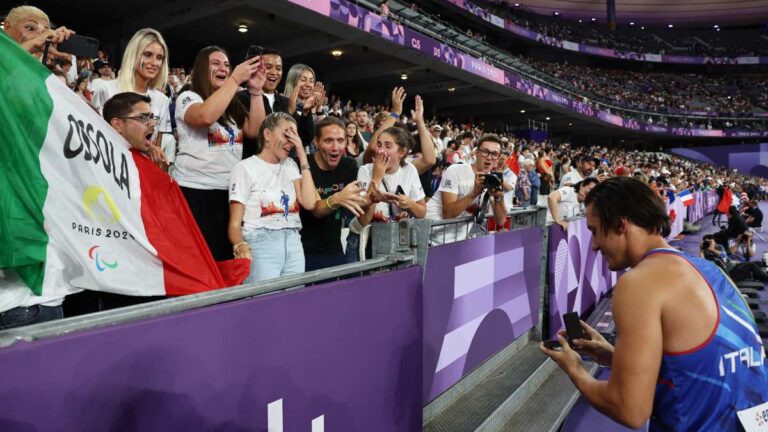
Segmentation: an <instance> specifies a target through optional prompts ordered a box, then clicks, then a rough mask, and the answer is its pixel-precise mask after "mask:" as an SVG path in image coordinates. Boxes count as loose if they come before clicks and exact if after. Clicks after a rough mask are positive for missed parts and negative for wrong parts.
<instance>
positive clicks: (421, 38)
mask: <svg viewBox="0 0 768 432" xmlns="http://www.w3.org/2000/svg"><path fill="white" fill-rule="evenodd" d="M289 1H290V2H291V3H293V4H296V5H298V6H301V7H304V8H307V9H310V10H312V11H315V12H317V13H319V14H322V15H324V16H327V17H330V18H332V19H334V20H337V21H340V22H343V23H345V24H347V25H350V26H353V27H355V28H358V29H360V30H363V31H366V32H368V33H371V34H375V35H377V36H380V37H383V38H385V39H387V40H389V41H391V42H393V43H395V44H397V45H400V46H405V47H408V48H411V49H415V50H417V51H420V52H421V53H423V54H425V55H427V56H429V57H432V58H435V59H437V60H440V61H441V62H443V63H447V64H450V65H452V66H454V67H457V68H459V69H462V70H465V71H467V72H469V73H472V74H474V75H477V76H480V77H483V78H485V79H487V80H489V81H493V82H495V83H497V84H502V85H504V86H506V87H508V88H511V89H513V90H516V91H519V92H521V93H525V94H527V95H529V96H532V97H535V98H537V99H540V100H542V101H546V102H549V103H552V104H556V105H559V106H561V107H563V108H567V109H570V110H572V111H575V112H577V113H579V114H581V115H585V116H589V117H593V118H595V119H598V120H600V121H602V122H604V123H608V124H612V125H614V126H618V127H622V128H625V129H632V130H636V131H641V132H647V133H657V134H671V135H678V136H690V137H714V138H761V137H768V131H751V130H749V131H748V130H720V129H712V130H708V129H688V128H677V127H666V126H658V125H653V124H648V123H643V122H639V121H637V120H635V119H631V118H623V117H621V116H618V115H616V114H612V113H610V112H608V111H606V110H601V109H599V108H595V107H594V106H592V105H590V104H587V103H584V102H583V101H582V100H581V99H580V98H579V99H574V98H572V97H570V96H566V95H565V94H562V93H559V92H557V91H555V90H551V89H548V88H545V87H542V86H540V85H538V84H536V83H534V82H533V81H531V80H529V79H527V78H522V77H521V76H519V75H517V74H515V73H513V72H510V71H506V70H503V69H500V68H498V67H496V66H494V65H492V64H489V63H486V62H484V61H482V60H480V59H477V58H474V57H472V56H470V55H468V54H465V53H464V52H462V51H461V50H458V49H456V48H453V47H452V46H450V45H448V44H445V43H440V42H438V41H436V40H434V39H432V38H430V37H428V36H425V35H423V34H421V33H419V32H417V31H414V30H412V29H410V28H408V27H404V26H402V25H401V24H398V23H395V22H394V21H392V20H390V19H386V18H382V17H381V16H380V15H378V14H376V13H373V12H370V11H368V10H367V9H365V8H363V7H361V6H357V5H354V4H352V3H350V2H349V1H347V0H289ZM452 2H453V3H456V2H458V4H459V5H460V6H462V7H463V5H464V4H465V2H464V1H463V0H452ZM495 24H496V25H498V22H496V23H495ZM526 31H529V32H530V30H527V29H526ZM569 43H570V42H569Z"/></svg>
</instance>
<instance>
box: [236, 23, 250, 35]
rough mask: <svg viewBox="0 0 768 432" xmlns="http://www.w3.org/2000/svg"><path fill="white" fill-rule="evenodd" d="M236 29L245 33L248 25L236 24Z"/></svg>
mask: <svg viewBox="0 0 768 432" xmlns="http://www.w3.org/2000/svg"><path fill="white" fill-rule="evenodd" d="M237 31H239V32H240V33H246V32H248V26H247V25H245V24H240V25H238V26H237Z"/></svg>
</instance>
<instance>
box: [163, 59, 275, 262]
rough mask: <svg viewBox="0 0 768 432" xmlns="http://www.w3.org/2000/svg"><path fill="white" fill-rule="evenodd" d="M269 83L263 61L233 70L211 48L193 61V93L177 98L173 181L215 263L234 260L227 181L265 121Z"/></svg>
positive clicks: (248, 63) (248, 62) (241, 65)
mask: <svg viewBox="0 0 768 432" xmlns="http://www.w3.org/2000/svg"><path fill="white" fill-rule="evenodd" d="M265 79H266V71H265V69H264V65H263V64H262V62H261V58H260V57H256V58H251V59H248V60H246V61H244V62H243V63H240V64H239V65H237V66H235V67H234V68H232V67H231V66H230V63H229V57H228V55H227V52H226V51H224V50H223V49H221V48H219V47H216V46H209V47H206V48H203V49H202V50H201V51H200V52H199V53H198V54H197V56H196V57H195V62H194V65H193V66H192V83H191V89H190V90H189V91H185V92H182V93H181V94H180V95H179V96H178V97H177V99H176V114H175V118H176V125H177V132H178V136H179V142H178V154H177V156H176V162H175V164H174V166H173V170H172V176H173V178H174V179H175V180H176V181H177V182H178V183H179V186H181V191H182V192H183V193H184V196H185V197H186V198H187V203H188V204H189V208H190V210H192V214H193V215H194V217H195V220H196V221H197V224H198V226H199V227H200V231H202V233H203V237H205V240H206V242H207V243H208V247H209V248H210V249H211V253H212V254H213V257H214V258H215V259H216V260H217V261H220V260H226V259H230V258H232V249H231V245H230V244H229V241H228V240H227V225H228V223H229V194H228V188H229V180H230V175H231V174H232V168H234V167H235V165H236V164H237V163H238V162H240V160H241V159H242V153H243V136H246V137H249V138H255V137H257V136H258V133H259V127H260V126H261V124H262V122H263V121H264V117H265V111H264V101H263V98H262V90H261V88H262V85H263V84H264V80H265ZM241 85H247V87H248V92H249V93H250V109H249V110H248V111H246V109H245V107H244V106H243V104H242V103H241V102H240V100H239V99H238V98H237V97H235V95H236V93H237V92H238V91H239V89H240V86H241Z"/></svg>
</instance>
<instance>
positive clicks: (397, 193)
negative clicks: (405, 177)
mask: <svg viewBox="0 0 768 432" xmlns="http://www.w3.org/2000/svg"><path fill="white" fill-rule="evenodd" d="M395 195H405V191H404V190H403V187H402V186H400V185H397V189H395Z"/></svg>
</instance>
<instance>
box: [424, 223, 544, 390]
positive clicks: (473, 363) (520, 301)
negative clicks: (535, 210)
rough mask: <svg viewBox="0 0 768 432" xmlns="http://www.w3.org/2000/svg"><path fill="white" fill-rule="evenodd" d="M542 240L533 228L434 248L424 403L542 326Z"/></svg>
mask: <svg viewBox="0 0 768 432" xmlns="http://www.w3.org/2000/svg"><path fill="white" fill-rule="evenodd" d="M541 242H542V236H541V229H540V228H528V229H525V230H519V231H512V232H507V233H502V234H497V235H488V236H484V237H480V238H477V239H472V240H465V241H461V242H457V243H452V244H447V245H443V246H436V247H433V248H430V249H429V252H428V254H427V263H426V267H425V269H424V366H423V368H424V372H423V379H424V387H423V395H424V401H425V403H426V402H428V401H431V400H432V399H434V398H435V397H437V396H438V395H440V393H442V392H444V391H445V390H446V389H448V388H449V387H451V386H452V385H454V384H455V383H456V382H458V381H459V380H460V379H461V378H462V377H464V376H465V375H467V374H468V373H469V372H471V371H472V370H473V369H474V368H475V367H477V366H478V365H480V364H481V363H483V362H484V361H485V360H487V359H488V358H490V357H491V356H493V355H494V354H496V353H497V352H498V351H500V350H501V349H503V348H504V347H506V346H507V345H508V344H510V343H511V342H513V341H514V340H515V339H516V338H518V337H519V336H521V335H522V334H524V333H525V332H527V331H528V330H530V329H532V328H533V327H535V326H536V325H537V324H538V321H539V316H538V311H539V299H540V295H539V287H540V284H541V276H540V269H541Z"/></svg>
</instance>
